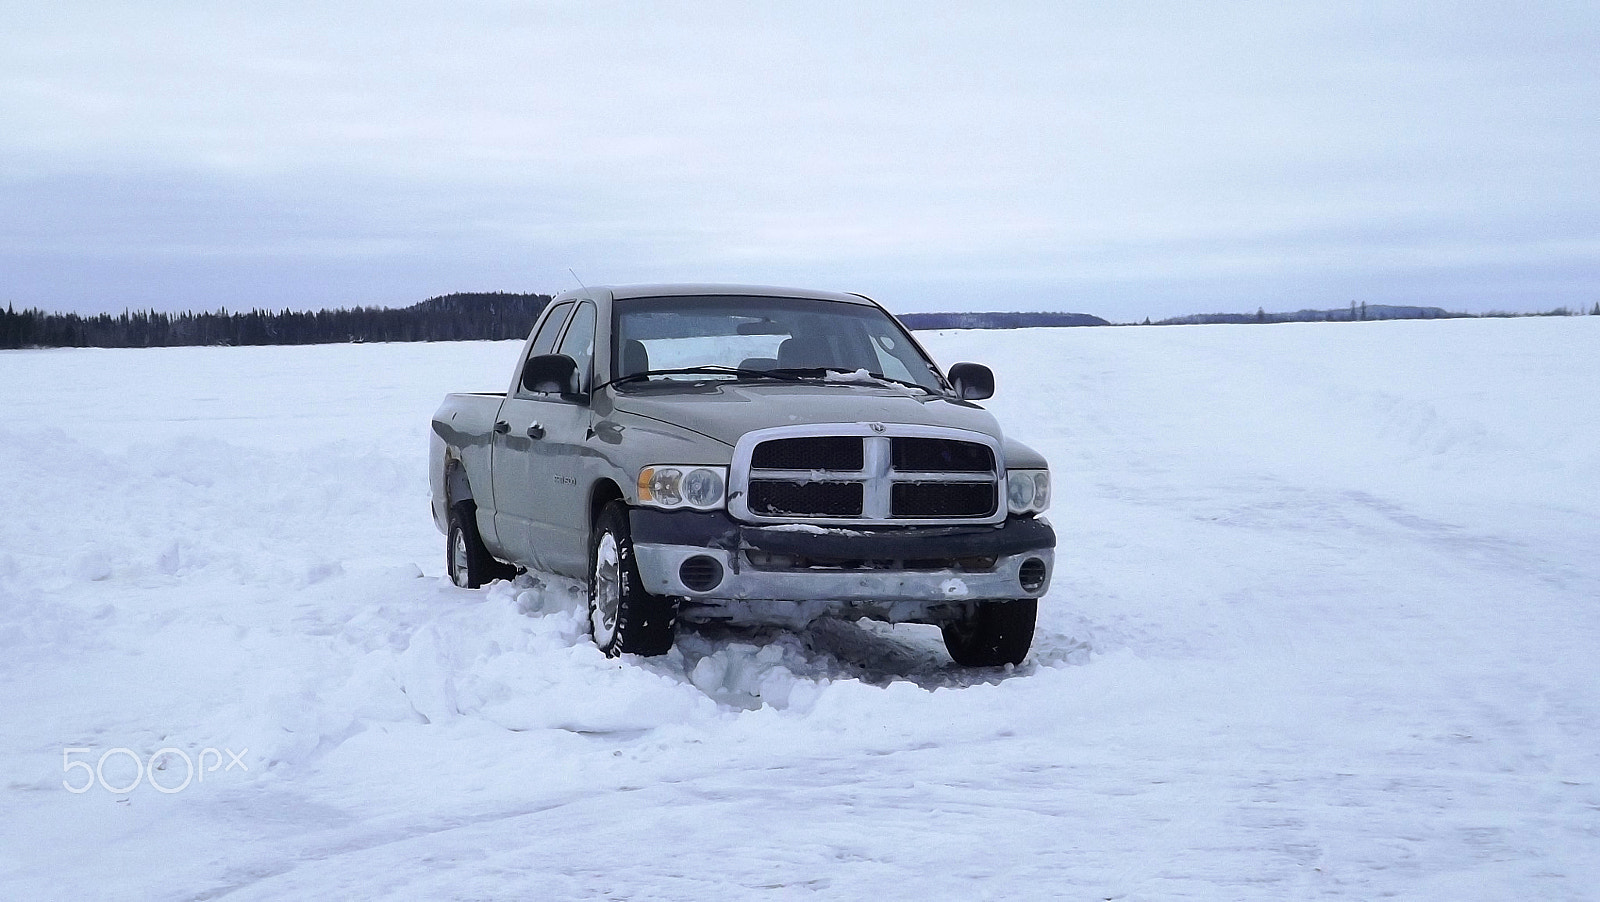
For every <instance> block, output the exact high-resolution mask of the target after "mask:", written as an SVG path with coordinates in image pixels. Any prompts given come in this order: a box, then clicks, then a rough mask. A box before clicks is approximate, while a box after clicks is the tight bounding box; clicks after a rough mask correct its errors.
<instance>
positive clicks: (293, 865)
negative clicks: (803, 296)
mask: <svg viewBox="0 0 1600 902" xmlns="http://www.w3.org/2000/svg"><path fill="white" fill-rule="evenodd" d="M926 339H927V341H928V343H929V344H930V346H931V349H932V350H933V352H934V353H935V354H936V355H937V356H938V357H939V358H940V360H941V361H942V362H944V363H946V364H949V363H952V362H955V361H956V360H961V359H975V360H980V361H986V362H989V363H990V364H992V365H993V366H994V367H995V369H996V371H997V373H998V375H999V379H1000V395H999V397H998V398H996V399H995V400H994V402H993V404H992V406H993V408H994V409H995V410H997V412H998V413H999V415H1000V417H1001V419H1002V422H1004V423H1006V424H1008V426H1010V427H1011V428H1012V430H1013V431H1014V432H1015V433H1016V434H1017V435H1018V436H1019V437H1021V438H1023V439H1024V440H1026V441H1029V442H1030V443H1032V444H1034V445H1035V447H1037V448H1039V449H1040V450H1041V451H1043V452H1044V453H1045V454H1046V455H1047V456H1048V457H1049V459H1050V460H1051V463H1052V465H1053V467H1054V471H1055V478H1056V498H1055V503H1054V510H1053V512H1052V515H1051V519H1052V520H1053V522H1054V523H1055V525H1056V528H1057V531H1058V533H1059V534H1060V537H1061V548H1060V550H1059V553H1058V554H1059V556H1058V561H1059V566H1058V570H1057V575H1056V579H1055V584H1054V588H1053V590H1052V592H1051V593H1050V595H1049V597H1048V598H1047V599H1046V600H1045V602H1044V603H1043V604H1042V606H1041V624H1040V633H1039V638H1038V640H1037V643H1036V645H1035V651H1034V655H1033V657H1032V659H1031V661H1030V662H1029V663H1028V664H1026V665H1024V666H1023V667H1021V668H1019V669H1017V670H1016V671H1015V672H1011V673H1007V672H1002V671H964V670H961V669H958V668H955V667H953V666H952V665H950V664H949V662H948V659H947V658H945V656H944V653H943V651H942V647H941V645H940V643H939V641H938V636H937V632H936V631H934V630H931V629H928V628H919V627H897V628H894V629H887V628H882V627H877V626H872V625H865V624H863V625H836V626H832V627H829V628H818V629H814V630H812V631H809V632H806V633H802V634H793V633H783V632H774V633H769V634H762V635H749V634H728V633H701V634H694V635H688V636H685V637H684V638H683V639H682V640H681V642H680V650H679V651H677V652H675V653H674V654H673V655H672V656H671V657H669V658H666V659H662V660H658V661H650V662H646V661H640V660H625V661H608V660H606V659H604V658H602V657H601V656H600V655H599V654H598V653H597V652H596V651H595V649H594V648H593V646H592V645H591V644H590V643H589V642H588V641H587V639H586V638H585V637H584V635H583V630H582V622H581V614H580V607H579V601H578V598H577V597H576V596H575V595H574V594H573V592H572V591H571V588H572V587H570V586H567V585H563V584H560V583H556V582H553V581H552V582H548V583H537V582H534V581H531V580H528V579H527V578H524V579H523V580H522V581H521V582H519V583H518V584H517V585H515V586H512V585H507V584H497V585H495V586H493V587H490V588H488V589H485V590H483V591H477V592H470V591H463V590H458V589H455V588H453V587H451V586H450V585H448V583H446V582H445V581H443V580H442V578H441V575H442V572H443V552H442V546H443V540H442V538H441V537H440V536H439V535H438V534H437V533H436V532H435V531H434V529H433V525H432V522H431V520H430V519H429V516H428V512H427V479H426V474H425V472H424V470H425V461H426V447H427V446H426V441H425V438H426V425H427V421H428V417H429V414H430V413H431V412H432V410H433V408H434V406H435V405H436V404H437V403H438V401H439V399H440V396H442V395H443V394H444V393H445V392H446V391H451V390H470V389H490V390H495V389H499V388H500V387H501V386H502V385H503V383H504V381H505V380H506V375H507V370H508V369H509V366H510V363H511V358H512V357H513V356H514V353H515V350H514V346H513V345H510V344H435V345H365V346H334V347H315V348H271V349H258V348H246V349H180V350H161V351H40V352H3V353H0V498H3V499H5V500H4V503H3V504H4V506H3V508H0V512H3V516H0V769H3V772H0V898H5V899H55V898H59V899H82V898H129V899H135V898H138V899H143V898H153V899H214V898H219V897H224V896H225V897H228V898H229V899H234V900H246V899H307V898H370V899H430V900H432V899H501V898H521V899H559V898H618V899H681V900H706V899H744V898H751V899H766V898H773V899H791V898H793V899H810V898H817V899H863V898H870V899H877V900H887V899H917V900H924V899H944V898H951V899H954V898H980V899H983V898H992V899H1050V898H1074V899H1149V900H1155V899H1180V898H1181V899H1216V900H1245V899H1262V900H1279V899H1322V898H1339V899H1360V900H1367V899H1376V898H1380V897H1385V896H1397V897H1400V898H1407V899H1438V900H1461V899H1485V900H1489V899H1494V900H1504V899H1511V898H1522V899H1539V900H1558V899H1592V898H1600V785H1597V781H1600V691H1597V686H1600V679H1597V677H1600V664H1597V661H1600V603H1597V602H1600V553H1597V552H1600V413H1597V411H1600V367H1596V365H1595V361H1596V359H1597V357H1600V354H1597V352H1600V317H1588V318H1575V319H1523V320H1487V321H1478V320H1473V321H1448V322H1387V323H1360V324H1287V325H1274V326H1198V327H1172V328H1121V329H1106V328H1102V329H1060V330H1036V331H1027V332H1013V333H948V334H933V335H928V336H926ZM164 748H165V749H171V750H175V751H168V752H166V753H164V754H162V755H159V756H157V758H156V769H155V770H154V771H153V772H152V773H153V775H154V777H155V779H156V780H157V781H158V782H159V783H161V784H162V785H164V786H166V787H169V788H172V787H177V786H180V785H182V784H183V781H184V779H185V777H186V776H189V772H188V770H187V769H186V765H185V759H187V760H188V761H189V762H191V763H193V762H194V761H195V760H196V759H198V760H199V761H200V762H201V763H203V764H204V765H205V767H206V768H208V769H207V770H204V771H202V772H201V773H200V775H199V776H201V777H203V778H204V779H203V782H202V781H201V780H200V779H192V780H191V781H190V782H189V784H188V785H186V786H184V787H183V788H182V789H181V790H179V791H176V792H171V793H165V792H161V791H158V790H156V789H154V788H152V786H151V785H150V783H149V780H148V778H147V779H145V780H144V781H143V782H141V783H140V784H139V785H137V786H135V787H134V788H132V789H131V790H128V791H122V792H113V791H108V790H107V789H106V788H105V786H104V785H102V784H100V783H97V782H96V780H97V779H98V777H97V775H95V774H94V773H92V770H93V766H94V765H96V764H98V763H100V762H101V761H102V758H103V760H104V765H103V767H102V768H101V775H103V777H104V783H105V784H109V785H110V786H112V787H114V788H123V787H126V786H127V784H129V783H130V782H132V781H133V780H134V778H135V777H138V776H141V774H139V773H137V772H136V770H135V767H134V764H133V760H132V759H133V756H135V755H137V756H139V757H140V758H141V759H143V762H148V761H149V760H150V758H151V756H152V755H155V753H157V752H158V751H160V750H162V749H164ZM65 749H78V750H80V751H72V752H65V753H64V750H65ZM119 749H127V750H129V752H127V753H123V752H120V751H114V750H119ZM206 749H216V750H218V751H217V752H214V753H210V754H209V755H208V754H207V753H206V752H205V751H204V750H206ZM233 755H239V759H240V760H239V762H237V763H236V762H234V761H232V760H230V759H231V757H232V756H233ZM77 762H83V763H85V764H88V765H89V767H72V766H71V765H72V764H74V763H77ZM222 765H227V767H226V768H224V767H223V766H222ZM144 776H146V777H148V775H144ZM64 781H65V782H66V783H67V784H70V785H73V786H81V785H83V784H85V783H90V784H93V785H90V787H89V789H88V790H87V791H85V792H82V793H73V792H70V791H68V790H67V789H66V788H64V786H63V782H64Z"/></svg>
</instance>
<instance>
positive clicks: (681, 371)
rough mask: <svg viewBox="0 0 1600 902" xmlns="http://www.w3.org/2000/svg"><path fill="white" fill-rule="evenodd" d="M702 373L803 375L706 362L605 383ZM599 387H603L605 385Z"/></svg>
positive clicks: (787, 379) (755, 376) (785, 378)
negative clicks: (700, 364)
mask: <svg viewBox="0 0 1600 902" xmlns="http://www.w3.org/2000/svg"><path fill="white" fill-rule="evenodd" d="M702 373H703V374H705V375H707V376H743V377H746V378H750V379H778V380H781V381H784V382H800V381H803V377H801V376H797V375H792V374H790V373H787V372H780V371H777V370H747V369H744V368H743V367H737V366H722V365H721V364H706V365H704V366H675V367H665V368H662V369H658V370H641V371H640V372H637V373H629V374H628V375H626V376H618V377H617V378H615V379H612V380H611V381H610V382H607V383H606V385H623V384H626V383H629V382H643V381H646V380H648V379H649V378H650V377H651V376H677V375H685V374H687V375H696V374H702ZM600 387H601V388H605V385H602V386H600Z"/></svg>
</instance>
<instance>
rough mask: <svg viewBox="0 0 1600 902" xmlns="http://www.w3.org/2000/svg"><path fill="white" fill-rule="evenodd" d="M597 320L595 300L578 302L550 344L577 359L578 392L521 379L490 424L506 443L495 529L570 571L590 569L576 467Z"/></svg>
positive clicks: (535, 558) (544, 562)
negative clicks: (526, 385) (532, 385)
mask: <svg viewBox="0 0 1600 902" xmlns="http://www.w3.org/2000/svg"><path fill="white" fill-rule="evenodd" d="M595 325H596V323H595V307H594V305H593V304H591V303H588V302H584V303H580V304H579V305H578V307H577V310H576V311H574V313H573V315H572V319H571V320H570V321H569V323H568V324H567V328H566V331H565V332H564V333H563V334H562V337H561V341H560V343H559V344H558V345H557V346H556V350H555V353H557V354H565V355H567V356H568V357H571V358H572V359H573V360H574V361H576V362H577V364H578V392H579V393H578V395H576V396H569V397H563V396H561V395H559V394H537V393H533V392H528V391H527V390H525V389H523V388H522V386H521V385H520V384H518V385H517V386H516V391H515V392H514V393H513V394H510V395H507V396H506V400H505V403H504V404H502V405H501V407H500V417H499V421H498V422H497V423H496V425H495V428H496V429H497V430H500V429H504V432H501V433H498V439H497V440H500V441H503V442H504V445H505V448H506V454H505V456H504V457H497V458H496V462H495V480H496V482H495V501H496V504H497V508H496V512H497V528H498V529H499V530H500V535H501V537H502V539H504V538H505V536H506V535H507V533H508V532H516V533H517V534H518V537H519V540H520V541H522V542H525V543H526V544H525V546H524V547H525V548H526V549H527V557H526V558H525V560H527V561H529V562H530V563H532V564H534V565H535V566H537V567H539V568H540V569H544V570H550V571H553V572H555V573H562V574H566V575H569V576H582V575H583V573H584V571H585V570H587V569H588V559H589V552H588V535H587V521H588V499H587V496H586V494H585V489H584V487H585V486H586V485H587V480H585V479H583V478H582V474H581V472H580V470H581V468H582V466H583V463H584V461H583V454H584V451H585V448H586V447H587V443H588V439H589V426H590V420H591V414H590V410H589V405H588V401H587V397H588V393H589V391H590V390H591V389H592V388H593V375H592V369H593V366H592V361H593V359H594V337H595ZM502 424H503V425H502ZM502 479H504V480H505V481H504V483H502ZM513 483H514V484H513ZM502 485H504V487H505V490H506V494H505V495H502V494H500V492H501V487H502Z"/></svg>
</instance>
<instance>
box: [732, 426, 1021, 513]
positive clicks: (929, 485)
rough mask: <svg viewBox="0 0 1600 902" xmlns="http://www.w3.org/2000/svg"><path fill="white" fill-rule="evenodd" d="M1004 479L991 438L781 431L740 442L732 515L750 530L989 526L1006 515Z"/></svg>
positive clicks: (848, 429)
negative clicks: (790, 525) (802, 525)
mask: <svg viewBox="0 0 1600 902" xmlns="http://www.w3.org/2000/svg"><path fill="white" fill-rule="evenodd" d="M811 430H815V432H811ZM805 433H810V434H805ZM817 433H821V434H817ZM1002 473H1003V469H1002V467H1001V464H1000V460H999V454H998V451H997V448H996V443H995V440H994V439H992V438H990V437H989V436H987V435H983V434H981V433H975V432H968V431H965V430H956V429H941V428H937V427H920V426H894V425H886V424H885V425H873V424H861V423H852V424H838V425H831V426H815V427H780V428H778V429H768V430H760V431H758V432H753V433H751V434H749V435H746V436H745V437H744V439H742V440H740V442H739V444H738V446H737V447H736V449H735V453H734V467H733V472H732V473H731V474H730V476H731V478H730V488H731V489H732V492H731V493H730V496H729V510H730V511H731V512H733V514H734V515H735V516H737V517H739V518H741V519H747V520H752V521H755V522H774V521H794V520H803V521H809V522H814V523H830V524H840V525H848V524H855V523H880V524H905V525H912V524H918V525H925V524H938V523H974V522H978V523H993V522H997V521H999V520H1001V519H1004V517H1005V507H1004V505H1003V503H1002V500H1001V476H1002Z"/></svg>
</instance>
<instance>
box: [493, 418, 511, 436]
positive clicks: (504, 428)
mask: <svg viewBox="0 0 1600 902" xmlns="http://www.w3.org/2000/svg"><path fill="white" fill-rule="evenodd" d="M494 431H495V432H498V433H500V434H501V435H505V434H506V433H507V432H510V431H511V424H510V423H507V422H506V421H505V420H495V421H494Z"/></svg>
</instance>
